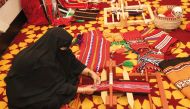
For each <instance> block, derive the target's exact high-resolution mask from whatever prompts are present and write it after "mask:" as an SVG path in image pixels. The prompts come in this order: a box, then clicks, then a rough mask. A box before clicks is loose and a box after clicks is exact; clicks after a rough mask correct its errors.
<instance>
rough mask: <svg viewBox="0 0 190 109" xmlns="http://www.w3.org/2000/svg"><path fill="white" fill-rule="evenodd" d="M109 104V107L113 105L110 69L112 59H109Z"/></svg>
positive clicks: (111, 73) (111, 72)
mask: <svg viewBox="0 0 190 109" xmlns="http://www.w3.org/2000/svg"><path fill="white" fill-rule="evenodd" d="M109 71H110V72H109V85H110V86H109V91H110V92H109V93H110V95H109V104H110V107H112V106H113V71H112V59H110V63H109Z"/></svg>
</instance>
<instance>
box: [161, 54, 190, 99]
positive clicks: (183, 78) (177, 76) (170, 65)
mask: <svg viewBox="0 0 190 109" xmlns="http://www.w3.org/2000/svg"><path fill="white" fill-rule="evenodd" d="M159 66H160V67H161V68H162V69H163V72H164V73H165V74H166V76H167V77H168V79H169V80H170V81H171V82H172V83H173V84H174V85H175V86H176V87H177V88H178V89H179V90H180V91H181V92H182V93H183V94H184V95H185V96H187V97H188V98H189V99H190V57H185V58H176V59H171V60H164V61H162V62H160V64H159Z"/></svg>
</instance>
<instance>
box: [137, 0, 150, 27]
mask: <svg viewBox="0 0 190 109" xmlns="http://www.w3.org/2000/svg"><path fill="white" fill-rule="evenodd" d="M138 3H139V7H140V9H143V8H142V5H141V2H140V1H138ZM142 17H143V20H144V23H145V24H147V23H148V22H147V21H146V18H145V15H144V13H143V11H142Z"/></svg>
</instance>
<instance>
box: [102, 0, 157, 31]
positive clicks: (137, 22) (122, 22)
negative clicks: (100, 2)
mask: <svg viewBox="0 0 190 109" xmlns="http://www.w3.org/2000/svg"><path fill="white" fill-rule="evenodd" d="M121 1H123V0H121ZM124 3H125V6H124V4H123V2H121V4H120V5H121V7H118V4H117V3H116V6H115V7H114V6H112V7H110V8H104V26H123V27H126V26H129V25H143V24H148V23H152V22H153V21H154V14H153V11H152V9H151V7H150V5H144V4H142V5H141V4H140V2H139V5H132V6H127V2H124ZM118 9H119V10H120V11H122V16H120V21H114V17H113V14H112V21H111V22H108V16H109V15H108V14H109V13H111V12H112V11H113V10H118ZM137 9H142V10H145V9H147V10H148V14H149V15H150V18H149V19H146V18H145V16H144V13H143V12H142V17H143V20H127V18H125V17H123V16H124V15H126V16H127V15H128V12H124V10H137Z"/></svg>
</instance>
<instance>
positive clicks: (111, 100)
mask: <svg viewBox="0 0 190 109" xmlns="http://www.w3.org/2000/svg"><path fill="white" fill-rule="evenodd" d="M112 63H113V62H111V63H110V64H109V65H110V66H109V70H110V72H109V77H111V79H109V83H110V88H109V95H108V91H102V92H101V97H102V99H103V102H104V103H105V104H106V105H107V106H108V105H109V108H112V107H114V106H116V104H117V100H116V98H117V97H116V96H114V94H113V78H112V77H113V72H112V66H113V65H114V64H112ZM129 76H131V77H132V76H133V77H145V81H146V82H148V81H149V77H154V78H156V80H157V84H158V89H159V95H160V98H161V103H162V106H163V107H162V108H163V109H169V106H168V102H167V99H166V96H165V93H164V88H163V84H162V79H161V78H162V77H161V75H160V73H158V72H157V73H151V74H148V73H147V72H145V73H142V74H140V73H130V74H128V72H126V70H125V69H124V71H123V79H124V80H129ZM101 80H102V81H105V80H107V73H106V71H105V70H103V71H102V73H101ZM126 96H127V99H128V102H129V105H130V107H131V109H133V107H134V98H133V94H132V93H130V92H127V93H126ZM148 99H149V104H150V109H153V103H152V96H151V94H150V93H148Z"/></svg>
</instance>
